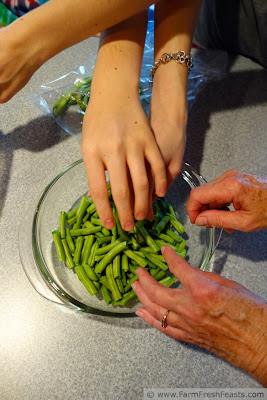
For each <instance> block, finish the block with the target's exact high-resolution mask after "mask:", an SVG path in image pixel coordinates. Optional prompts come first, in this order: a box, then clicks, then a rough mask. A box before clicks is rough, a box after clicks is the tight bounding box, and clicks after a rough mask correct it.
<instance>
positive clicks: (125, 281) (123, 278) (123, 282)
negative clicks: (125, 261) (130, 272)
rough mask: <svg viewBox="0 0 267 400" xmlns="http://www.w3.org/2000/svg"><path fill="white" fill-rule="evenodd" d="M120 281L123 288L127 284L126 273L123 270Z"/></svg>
mask: <svg viewBox="0 0 267 400" xmlns="http://www.w3.org/2000/svg"><path fill="white" fill-rule="evenodd" d="M123 256H124V254H123ZM121 281H122V284H123V287H124V286H125V285H126V283H127V279H126V272H125V271H124V270H122V271H121Z"/></svg>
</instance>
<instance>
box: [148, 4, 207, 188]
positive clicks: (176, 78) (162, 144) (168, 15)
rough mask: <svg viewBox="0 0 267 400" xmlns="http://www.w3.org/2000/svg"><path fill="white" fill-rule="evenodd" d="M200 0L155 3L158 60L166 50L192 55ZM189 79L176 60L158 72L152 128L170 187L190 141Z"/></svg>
mask: <svg viewBox="0 0 267 400" xmlns="http://www.w3.org/2000/svg"><path fill="white" fill-rule="evenodd" d="M200 3H201V1H200V0H180V1H176V0H169V1H167V2H166V1H164V0H160V1H159V2H158V3H157V4H156V5H155V55H154V57H155V61H157V60H158V59H159V58H160V57H161V56H162V54H163V53H176V52H177V51H179V50H180V51H184V52H185V54H186V55H189V54H190V50H191V42H192V37H193V33H194V28H195V24H196V19H197V15H198V12H199V7H200ZM187 78H188V69H187V67H186V66H185V64H183V65H182V64H179V63H176V62H175V61H174V60H172V61H170V62H168V63H166V64H161V65H160V66H159V67H158V69H157V70H156V71H155V76H154V82H153V93H152V99H151V115H150V120H151V127H152V129H153V131H154V134H155V137H156V140H157V143H158V146H159V148H160V150H161V153H162V156H163V158H164V160H165V164H166V167H167V177H168V186H170V185H171V183H172V182H173V180H174V179H175V177H176V176H177V174H178V173H179V172H180V168H181V163H182V160H183V155H184V148H185V142H186V124H187Z"/></svg>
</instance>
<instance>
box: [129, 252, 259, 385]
mask: <svg viewBox="0 0 267 400" xmlns="http://www.w3.org/2000/svg"><path fill="white" fill-rule="evenodd" d="M161 251H162V254H163V256H164V258H165V260H166V262H167V263H168V265H169V268H170V271H171V272H172V273H173V274H174V275H175V276H176V277H177V279H178V280H179V281H180V282H181V284H182V288H181V289H171V288H167V287H165V286H163V285H160V284H159V283H158V282H157V281H156V280H155V279H154V278H152V277H151V275H150V274H149V273H148V272H147V271H145V270H144V269H143V268H138V270H137V274H138V277H139V281H136V282H134V283H133V284H132V288H133V290H134V291H135V293H136V294H137V296H138V298H139V300H140V302H141V303H142V304H143V306H144V307H140V308H139V309H138V310H137V312H136V314H137V315H138V316H139V317H140V318H142V319H143V320H144V321H146V322H147V323H148V324H150V325H151V326H153V327H154V328H156V329H158V330H159V331H161V332H162V333H164V334H165V335H167V336H171V337H172V338H174V339H177V340H181V341H185V342H189V343H193V344H195V345H197V346H199V347H203V348H205V349H208V350H209V351H211V352H213V353H215V354H217V355H218V356H219V357H221V358H223V359H225V360H226V361H228V362H229V363H231V364H233V365H235V366H237V367H239V368H241V369H243V370H244V371H246V372H247V373H248V374H250V375H251V376H253V377H254V378H255V379H256V380H257V381H259V382H260V383H261V384H262V385H265V386H266V385H267V351H266V332H267V304H266V301H265V300H264V299H262V298H260V297H258V296H256V295H255V294H253V293H252V292H250V291H249V290H247V289H246V288H244V287H243V286H241V285H239V284H238V283H236V282H233V281H230V280H228V279H225V278H223V277H221V276H218V275H216V274H214V273H211V272H204V271H201V270H199V269H198V268H194V267H192V266H190V265H189V264H188V263H187V262H186V261H185V260H184V259H182V258H181V257H180V256H178V255H177V254H176V253H175V251H174V250H172V249H171V248H170V247H168V246H164V247H162V249H161ZM167 310H169V313H168V316H167V319H166V323H167V326H166V327H165V328H163V327H162V326H161V320H162V318H163V316H164V315H165V314H166V311H167Z"/></svg>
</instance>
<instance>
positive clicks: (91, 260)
mask: <svg viewBox="0 0 267 400" xmlns="http://www.w3.org/2000/svg"><path fill="white" fill-rule="evenodd" d="M98 246H99V244H98V243H97V242H95V243H94V244H93V246H92V248H91V252H90V255H89V258H88V265H89V266H90V267H93V266H94V265H95V262H96V260H95V252H96V250H97V249H98Z"/></svg>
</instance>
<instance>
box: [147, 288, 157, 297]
mask: <svg viewBox="0 0 267 400" xmlns="http://www.w3.org/2000/svg"><path fill="white" fill-rule="evenodd" d="M156 292H157V287H156V285H150V286H149V288H148V290H147V296H148V298H149V299H150V300H152V301H153V300H154V299H155V298H156Z"/></svg>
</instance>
